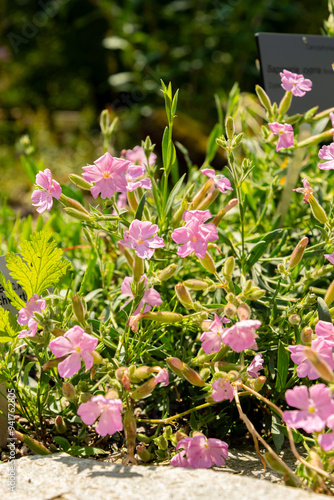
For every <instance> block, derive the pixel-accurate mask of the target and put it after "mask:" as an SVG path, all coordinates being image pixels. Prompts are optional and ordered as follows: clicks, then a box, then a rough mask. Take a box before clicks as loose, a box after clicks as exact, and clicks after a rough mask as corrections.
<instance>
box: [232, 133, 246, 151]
mask: <svg viewBox="0 0 334 500" xmlns="http://www.w3.org/2000/svg"><path fill="white" fill-rule="evenodd" d="M243 137H244V133H243V132H241V133H240V134H238V135H236V136H235V137H233V139H232V144H231V146H232V148H233V149H235V148H237V147H238V146H239V144H241V141H242V139H243Z"/></svg>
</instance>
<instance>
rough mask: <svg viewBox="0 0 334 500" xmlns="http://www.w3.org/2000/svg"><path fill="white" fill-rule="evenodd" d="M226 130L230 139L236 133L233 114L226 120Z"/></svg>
mask: <svg viewBox="0 0 334 500" xmlns="http://www.w3.org/2000/svg"><path fill="white" fill-rule="evenodd" d="M225 132H226V136H227V138H228V139H229V140H232V139H233V136H234V133H235V126H234V120H233V118H232V116H228V117H227V118H226V121H225Z"/></svg>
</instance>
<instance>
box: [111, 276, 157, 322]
mask: <svg viewBox="0 0 334 500" xmlns="http://www.w3.org/2000/svg"><path fill="white" fill-rule="evenodd" d="M141 280H145V286H146V285H147V277H146V274H143V276H142V277H141V279H140V281H141ZM132 282H133V278H130V277H128V276H127V277H126V278H124V281H123V283H122V286H121V292H122V294H123V295H127V296H128V297H130V298H129V299H128V300H127V301H126V302H125V303H124V304H123V305H122V307H121V309H123V307H125V306H126V305H127V304H128V303H129V302H130V301H131V300H132V299H133V298H134V296H133V293H132V291H131V283H132ZM161 304H162V299H161V296H160V293H159V292H157V291H156V290H154V288H149V289H148V290H145V292H144V296H143V298H142V299H141V301H140V302H139V304H138V307H137V308H136V309H135V310H134V312H133V315H134V316H135V315H136V314H139V313H140V312H143V313H146V312H148V311H150V310H151V309H152V307H154V306H160V305H161ZM144 306H145V307H144ZM143 307H144V310H143V311H142V309H143Z"/></svg>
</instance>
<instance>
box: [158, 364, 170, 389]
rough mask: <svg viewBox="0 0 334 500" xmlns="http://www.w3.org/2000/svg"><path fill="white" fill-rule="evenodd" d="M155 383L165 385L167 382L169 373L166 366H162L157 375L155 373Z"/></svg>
mask: <svg viewBox="0 0 334 500" xmlns="http://www.w3.org/2000/svg"><path fill="white" fill-rule="evenodd" d="M155 383H156V384H163V385H165V386H167V385H168V384H169V375H168V371H167V370H166V368H162V369H161V370H160V371H159V373H158V374H157V375H155Z"/></svg>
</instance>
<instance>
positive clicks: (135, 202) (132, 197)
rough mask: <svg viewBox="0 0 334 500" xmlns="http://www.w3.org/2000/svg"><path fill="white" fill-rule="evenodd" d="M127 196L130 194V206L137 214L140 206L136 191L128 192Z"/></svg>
mask: <svg viewBox="0 0 334 500" xmlns="http://www.w3.org/2000/svg"><path fill="white" fill-rule="evenodd" d="M127 194H128V202H129V205H130V207H131V208H132V210H133V211H134V212H136V211H137V208H138V205H139V203H138V200H137V198H136V193H135V192H134V191H128V192H127Z"/></svg>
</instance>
